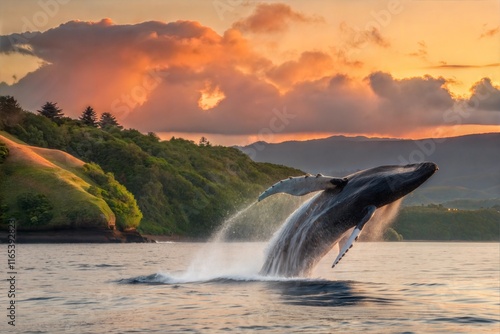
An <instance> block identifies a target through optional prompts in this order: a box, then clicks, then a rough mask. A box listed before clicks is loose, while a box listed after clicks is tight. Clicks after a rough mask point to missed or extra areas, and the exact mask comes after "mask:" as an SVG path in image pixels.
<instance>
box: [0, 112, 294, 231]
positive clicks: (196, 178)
mask: <svg viewBox="0 0 500 334" xmlns="http://www.w3.org/2000/svg"><path fill="white" fill-rule="evenodd" d="M111 116H112V115H111ZM108 120H109V119H108ZM101 126H102V124H101ZM5 130H6V131H7V132H9V133H11V134H13V135H15V136H17V137H18V138H19V139H21V140H23V141H25V142H27V143H28V144H31V145H36V146H41V147H48V148H56V149H60V150H63V151H66V152H68V153H70V154H72V155H74V156H76V157H77V158H79V159H82V160H83V161H86V162H94V163H96V164H98V165H99V166H100V167H102V169H103V170H104V171H105V172H111V173H113V175H114V178H115V179H116V181H118V182H119V183H121V184H123V185H124V186H125V187H126V188H127V189H128V190H129V191H130V192H131V193H132V194H133V195H134V197H135V199H136V200H137V204H138V205H139V208H140V211H142V214H143V219H142V221H141V223H140V225H139V229H140V230H141V231H142V232H145V233H153V234H180V235H192V236H207V235H208V234H209V233H210V232H211V231H213V230H214V229H215V228H216V227H217V226H218V225H219V224H220V223H221V222H222V221H223V220H224V218H226V217H227V216H228V215H230V214H231V213H232V212H234V211H236V210H237V209H238V208H240V207H241V206H242V205H244V204H245V203H247V202H249V201H252V200H254V199H255V198H256V197H257V195H258V193H259V192H260V191H262V190H263V189H264V188H265V187H267V186H269V185H270V184H273V183H274V182H276V180H279V179H282V178H285V177H288V176H292V175H300V174H302V172H301V171H299V170H296V169H292V168H288V167H284V166H277V165H272V164H266V163H256V162H254V161H252V160H251V159H250V158H248V156H247V155H245V154H243V153H242V152H240V151H239V150H237V149H235V148H228V147H221V146H214V145H211V144H209V142H208V141H206V142H205V141H204V142H203V144H202V145H197V144H195V143H193V142H191V141H188V140H184V139H177V138H172V139H170V140H168V141H160V139H159V138H158V137H157V136H156V135H155V134H154V133H149V134H146V135H145V134H142V133H140V132H139V131H137V130H133V129H129V130H122V129H121V127H120V126H119V125H118V126H105V127H103V129H100V128H96V127H94V126H86V125H85V124H83V123H82V122H81V121H78V120H73V119H69V118H61V119H59V120H58V121H57V122H54V121H51V120H50V119H49V118H47V117H43V116H41V115H35V114H33V113H29V112H23V113H22V117H21V118H20V120H19V121H18V122H17V123H16V124H10V125H9V127H7V128H6V129H5ZM115 209H116V208H115ZM113 210H114V209H113ZM117 216H118V215H117Z"/></svg>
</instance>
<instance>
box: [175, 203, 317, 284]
mask: <svg viewBox="0 0 500 334" xmlns="http://www.w3.org/2000/svg"><path fill="white" fill-rule="evenodd" d="M310 197H311V196H303V197H295V196H290V195H281V196H275V198H272V199H271V200H270V201H267V203H265V204H262V203H258V202H253V203H251V204H250V205H248V206H246V207H245V208H243V209H241V210H239V211H238V212H236V213H235V214H233V215H232V216H231V217H230V218H228V219H226V220H225V221H224V222H223V223H222V224H221V225H220V227H219V228H218V229H217V230H216V231H215V232H214V233H213V235H212V237H211V238H210V239H209V241H208V242H207V243H205V244H200V245H201V247H200V250H199V251H198V252H197V254H196V256H195V257H194V258H193V260H192V261H191V263H190V265H189V267H188V269H187V270H186V272H184V273H183V274H182V277H179V278H180V279H182V280H184V281H206V280H211V279H216V278H220V277H233V278H234V277H238V278H245V277H247V278H255V277H256V276H258V272H259V269H260V267H261V266H262V263H263V262H264V256H265V252H263V251H256V247H255V244H254V243H246V244H245V243H243V244H242V243H239V246H238V247H239V248H238V249H235V250H234V251H233V250H232V251H231V252H228V248H229V249H230V247H231V245H230V244H231V243H230V241H234V240H237V241H240V242H245V241H266V242H267V241H268V240H269V239H270V237H271V236H272V235H273V234H274V232H275V231H276V230H277V229H279V228H280V227H281V226H282V225H283V222H284V221H285V220H286V219H287V217H289V216H290V214H291V213H292V212H294V210H295V209H296V208H297V207H300V206H301V205H302V204H303V203H304V202H305V201H307V200H309V198H310Z"/></svg>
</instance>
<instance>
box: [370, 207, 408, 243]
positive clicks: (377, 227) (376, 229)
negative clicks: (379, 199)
mask: <svg viewBox="0 0 500 334" xmlns="http://www.w3.org/2000/svg"><path fill="white" fill-rule="evenodd" d="M402 202H403V199H402V198H400V199H398V200H397V201H395V202H392V203H390V204H388V205H386V206H383V207H381V208H378V209H377V211H375V214H374V215H373V217H372V219H370V221H369V222H368V223H367V224H366V225H365V227H364V228H363V232H362V233H361V235H360V240H362V241H382V240H383V236H384V232H385V231H386V230H387V229H388V228H389V226H390V225H391V224H392V223H393V222H394V220H395V219H396V217H397V215H398V213H399V208H400V206H401V203H402Z"/></svg>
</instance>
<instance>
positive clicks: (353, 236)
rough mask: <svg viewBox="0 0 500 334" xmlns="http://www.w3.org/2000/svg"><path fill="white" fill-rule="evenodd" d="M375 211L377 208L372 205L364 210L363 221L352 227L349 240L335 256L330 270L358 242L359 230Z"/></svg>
mask: <svg viewBox="0 0 500 334" xmlns="http://www.w3.org/2000/svg"><path fill="white" fill-rule="evenodd" d="M376 209H377V208H376V207H375V206H373V205H370V206H368V207H367V208H366V214H365V215H364V217H363V219H361V221H360V222H359V223H358V225H356V227H354V230H353V231H352V234H351V236H350V237H349V239H347V241H346V243H345V244H344V246H343V247H342V249H341V250H340V252H339V255H338V256H337V258H336V259H335V261H334V262H333V265H332V268H333V267H335V266H336V265H337V263H339V262H340V260H342V258H343V257H344V256H345V255H346V254H347V252H348V251H349V249H351V247H352V245H353V244H354V242H355V241H356V240H358V238H359V235H360V234H361V230H362V229H363V227H364V226H365V224H366V223H367V222H368V221H369V220H370V218H372V216H373V214H374V213H375V210H376Z"/></svg>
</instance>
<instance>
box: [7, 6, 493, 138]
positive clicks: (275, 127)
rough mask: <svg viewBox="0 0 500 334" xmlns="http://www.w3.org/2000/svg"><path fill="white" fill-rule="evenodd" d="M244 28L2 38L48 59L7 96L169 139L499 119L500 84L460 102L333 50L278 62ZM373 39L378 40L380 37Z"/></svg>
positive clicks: (108, 28) (126, 28)
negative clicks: (106, 118) (350, 63)
mask: <svg viewBox="0 0 500 334" xmlns="http://www.w3.org/2000/svg"><path fill="white" fill-rule="evenodd" d="M266 6H267V7H266ZM287 8H288V9H287ZM259 11H260V12H259ZM266 11H268V12H273V13H278V14H277V15H278V16H277V17H278V20H277V22H278V23H276V26H273V24H274V23H266V22H267V21H266V20H267V18H268V16H267V14H266V15H264V14H265V13H267V12H266ZM263 13H264V14H263ZM292 14H293V15H292ZM280 15H281V16H280ZM297 15H298V16H297ZM257 17H261V19H259V20H257V19H256V18H257ZM250 18H252V19H250ZM290 20H291V21H290ZM294 20H296V21H297V20H298V22H302V18H301V16H300V15H299V14H298V13H295V12H293V11H292V12H290V9H289V7H287V6H285V5H279V6H277V5H261V6H259V7H258V9H257V10H256V12H255V13H254V14H252V15H251V16H250V17H249V18H247V20H242V21H240V22H247V23H246V24H248V25H249V26H248V27H251V29H254V30H255V29H256V31H262V32H264V31H266V29H267V30H268V31H271V32H276V31H281V30H280V29H283V24H285V25H286V24H288V23H289V22H294ZM250 22H257V23H252V24H250ZM242 24H243V23H242ZM236 26H237V25H235V27H234V28H230V29H228V30H227V31H225V32H224V33H223V34H218V33H217V32H215V31H214V30H213V29H211V28H209V27H206V26H203V25H201V24H200V23H198V22H192V21H176V22H170V23H164V22H143V23H139V24H134V25H117V24H113V23H112V22H111V21H110V20H109V19H105V20H102V21H100V22H81V21H71V22H68V23H65V24H63V25H61V26H59V27H57V28H54V29H50V30H48V31H45V32H43V33H35V34H33V35H32V36H31V37H30V38H29V39H28V40H27V41H20V42H19V43H20V44H19V45H17V44H16V43H17V42H16V39H15V38H13V36H12V35H9V36H0V53H4V54H9V53H12V52H17V53H23V52H27V51H28V50H29V52H31V53H32V54H34V55H35V56H36V57H38V58H39V59H41V60H43V61H44V62H45V65H44V66H42V67H40V68H39V69H37V70H36V71H34V72H32V73H29V74H28V75H26V76H25V77H24V78H22V79H20V80H19V81H18V82H16V83H15V84H12V85H7V84H0V95H5V94H9V95H13V96H15V97H16V98H17V99H18V100H19V101H20V103H21V105H22V106H23V107H25V108H27V109H30V110H36V109H38V108H39V107H40V106H41V105H42V104H43V103H45V102H46V101H57V102H58V104H59V106H61V107H62V108H63V109H64V112H65V113H66V114H67V115H68V116H72V117H77V116H78V115H79V114H80V113H81V112H82V110H83V109H84V107H85V106H87V105H89V104H91V105H92V106H93V107H94V108H95V109H96V110H97V111H98V112H101V113H102V112H106V111H111V112H112V113H113V114H115V115H116V116H117V117H118V119H119V120H120V121H121V123H122V124H123V125H125V126H130V127H134V128H138V129H140V130H144V131H157V132H170V133H172V132H178V133H181V132H182V133H205V134H210V133H216V134H225V135H231V136H241V135H249V136H260V135H261V134H267V135H268V136H270V135H272V136H274V137H276V138H278V137H284V136H286V135H288V134H297V133H316V134H317V133H384V134H387V135H389V134H393V135H398V136H400V135H402V134H404V133H407V132H410V131H413V132H416V131H418V130H419V129H424V128H425V129H427V128H429V127H432V126H436V127H438V126H452V125H457V124H483V125H493V124H498V115H500V106H499V105H498V96H500V95H499V89H498V87H496V86H494V85H493V84H492V83H491V81H488V79H484V80H482V81H480V82H479V83H478V84H476V85H475V86H474V88H473V91H472V94H473V95H472V98H471V100H470V101H463V100H458V99H456V98H455V97H453V96H452V94H451V93H450V92H449V91H448V89H447V88H446V82H447V81H446V80H445V79H443V78H433V77H429V76H425V77H414V78H407V79H396V78H394V77H393V76H392V75H391V74H389V73H382V72H376V73H372V74H371V75H369V76H368V78H367V79H366V80H365V81H360V80H356V79H353V78H350V77H348V76H346V75H344V74H342V73H341V72H340V71H339V70H338V59H334V58H332V56H331V55H329V54H327V53H325V52H319V51H306V52H302V53H301V54H300V56H299V57H297V59H294V60H290V61H287V62H283V63H276V64H273V62H271V61H270V60H269V59H268V58H266V57H264V56H263V55H261V54H259V53H257V51H255V50H256V49H257V48H256V46H255V45H254V44H253V42H252V41H251V40H248V39H246V38H245V37H244V36H243V35H242V31H241V30H240V29H237V28H236ZM256 27H259V28H256ZM240 28H241V26H240ZM248 29H250V28H248ZM259 29H263V30H259ZM363 36H365V35H363ZM365 37H366V38H367V41H370V43H375V44H377V45H380V43H381V42H380V39H381V38H382V37H381V36H378V37H377V34H376V33H370V34H368V35H366V36H365ZM382 40H383V38H382ZM382 44H383V43H382ZM381 46H383V45H381ZM485 92H489V95H488V96H487V97H484V96H485ZM474 98H476V99H482V100H480V101H479V102H480V103H474V101H475V100H474ZM467 102H470V103H469V104H464V103H467ZM457 108H458V109H457ZM460 108H462V109H460ZM464 108H465V109H464ZM459 122H460V123H459Z"/></svg>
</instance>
